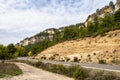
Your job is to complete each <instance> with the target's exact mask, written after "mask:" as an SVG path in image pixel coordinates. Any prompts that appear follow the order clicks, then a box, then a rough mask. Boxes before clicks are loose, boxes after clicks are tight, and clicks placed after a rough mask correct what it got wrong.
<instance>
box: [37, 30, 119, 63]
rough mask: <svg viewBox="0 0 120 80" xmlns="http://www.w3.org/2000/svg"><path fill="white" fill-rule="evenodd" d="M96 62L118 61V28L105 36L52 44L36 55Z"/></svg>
mask: <svg viewBox="0 0 120 80" xmlns="http://www.w3.org/2000/svg"><path fill="white" fill-rule="evenodd" d="M44 57H45V58H46V59H48V60H64V61H74V58H75V57H77V59H78V60H79V62H87V63H98V62H99V61H100V60H104V61H106V62H107V63H114V62H116V63H120V30H116V31H111V32H109V33H107V34H106V36H103V37H102V36H97V37H95V38H84V39H78V40H72V41H66V42H63V43H60V44H57V45H55V46H52V47H50V48H48V49H46V50H45V51H43V52H41V53H40V54H38V55H37V56H36V58H38V59H43V58H44Z"/></svg>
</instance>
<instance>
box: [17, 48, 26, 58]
mask: <svg viewBox="0 0 120 80" xmlns="http://www.w3.org/2000/svg"><path fill="white" fill-rule="evenodd" d="M25 55H26V54H25V49H24V48H23V47H21V46H16V52H15V57H18V56H25Z"/></svg>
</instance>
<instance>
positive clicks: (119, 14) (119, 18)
mask: <svg viewBox="0 0 120 80" xmlns="http://www.w3.org/2000/svg"><path fill="white" fill-rule="evenodd" d="M114 19H115V21H116V22H120V9H119V10H118V11H116V12H115V15H114Z"/></svg>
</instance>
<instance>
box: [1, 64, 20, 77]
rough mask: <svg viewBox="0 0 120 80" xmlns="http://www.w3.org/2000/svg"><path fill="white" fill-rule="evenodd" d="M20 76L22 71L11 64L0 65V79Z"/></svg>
mask: <svg viewBox="0 0 120 80" xmlns="http://www.w3.org/2000/svg"><path fill="white" fill-rule="evenodd" d="M20 74H22V70H21V69H19V67H18V66H16V65H15V64H12V63H0V78H3V77H8V76H17V75H20Z"/></svg>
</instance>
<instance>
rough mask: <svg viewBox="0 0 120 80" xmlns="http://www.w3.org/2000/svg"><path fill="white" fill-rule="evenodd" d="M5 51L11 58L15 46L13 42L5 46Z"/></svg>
mask: <svg viewBox="0 0 120 80" xmlns="http://www.w3.org/2000/svg"><path fill="white" fill-rule="evenodd" d="M7 52H8V54H9V55H10V58H13V57H14V53H15V52H16V48H15V46H14V45H13V44H9V45H8V46H7Z"/></svg>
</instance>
